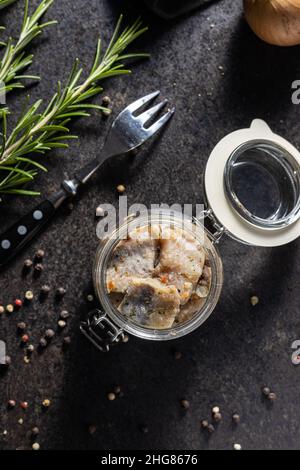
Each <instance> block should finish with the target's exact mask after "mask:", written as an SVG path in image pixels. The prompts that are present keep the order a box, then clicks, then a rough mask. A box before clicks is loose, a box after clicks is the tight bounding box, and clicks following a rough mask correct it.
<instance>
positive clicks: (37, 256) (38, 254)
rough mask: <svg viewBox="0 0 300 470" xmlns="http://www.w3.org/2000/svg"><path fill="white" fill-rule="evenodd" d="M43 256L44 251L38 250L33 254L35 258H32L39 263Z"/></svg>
mask: <svg viewBox="0 0 300 470" xmlns="http://www.w3.org/2000/svg"><path fill="white" fill-rule="evenodd" d="M44 256H45V252H44V250H38V251H37V252H36V253H35V256H34V257H35V259H36V260H39V261H40V260H42V259H43V258H44Z"/></svg>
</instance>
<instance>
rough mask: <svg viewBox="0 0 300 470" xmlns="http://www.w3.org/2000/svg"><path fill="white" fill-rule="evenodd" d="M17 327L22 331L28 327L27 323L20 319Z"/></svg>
mask: <svg viewBox="0 0 300 470" xmlns="http://www.w3.org/2000/svg"><path fill="white" fill-rule="evenodd" d="M17 328H18V330H20V331H24V330H25V329H26V323H25V322H23V321H20V322H19V323H18V324H17Z"/></svg>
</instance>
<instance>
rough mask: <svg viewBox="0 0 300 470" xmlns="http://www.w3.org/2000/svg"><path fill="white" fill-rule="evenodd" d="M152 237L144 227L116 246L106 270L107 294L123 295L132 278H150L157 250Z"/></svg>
mask: <svg viewBox="0 0 300 470" xmlns="http://www.w3.org/2000/svg"><path fill="white" fill-rule="evenodd" d="M152 235H153V232H152V231H149V230H148V228H147V227H146V228H143V230H142V229H140V231H139V232H138V231H137V230H136V231H135V232H132V233H131V234H130V235H129V237H128V239H127V240H122V241H121V242H120V243H119V244H118V245H117V247H116V248H115V250H114V252H113V253H112V256H111V259H110V261H109V264H108V268H107V274H106V283H107V290H108V292H123V293H125V292H126V290H127V288H128V287H129V286H130V284H131V279H132V277H151V274H152V272H153V270H154V266H155V263H156V261H157V255H158V248H159V245H158V240H157V239H153V238H152Z"/></svg>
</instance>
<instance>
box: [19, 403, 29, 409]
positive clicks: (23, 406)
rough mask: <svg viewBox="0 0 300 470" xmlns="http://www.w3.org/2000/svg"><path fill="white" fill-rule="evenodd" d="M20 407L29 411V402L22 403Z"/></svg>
mask: <svg viewBox="0 0 300 470" xmlns="http://www.w3.org/2000/svg"><path fill="white" fill-rule="evenodd" d="M20 407H21V408H23V410H27V408H28V402H27V401H21V403H20Z"/></svg>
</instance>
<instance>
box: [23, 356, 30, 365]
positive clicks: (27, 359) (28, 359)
mask: <svg viewBox="0 0 300 470" xmlns="http://www.w3.org/2000/svg"><path fill="white" fill-rule="evenodd" d="M24 362H25V364H29V363H30V357H28V356H24Z"/></svg>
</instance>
